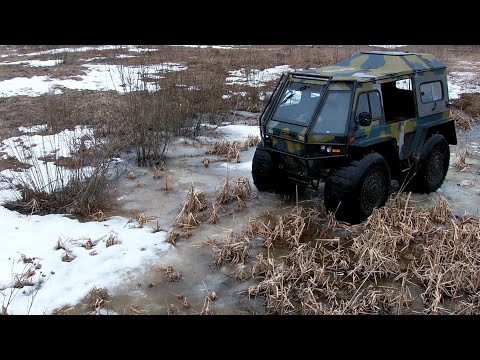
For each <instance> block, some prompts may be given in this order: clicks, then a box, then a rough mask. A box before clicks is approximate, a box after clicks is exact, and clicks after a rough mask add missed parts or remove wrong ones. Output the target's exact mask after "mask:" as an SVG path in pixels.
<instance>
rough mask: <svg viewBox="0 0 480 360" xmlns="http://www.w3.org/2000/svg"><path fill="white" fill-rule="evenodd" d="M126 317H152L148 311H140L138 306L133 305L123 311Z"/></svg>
mask: <svg viewBox="0 0 480 360" xmlns="http://www.w3.org/2000/svg"><path fill="white" fill-rule="evenodd" d="M123 314H124V315H150V314H149V312H148V311H147V310H140V309H139V308H138V306H135V305H131V306H129V307H128V308H124V309H123Z"/></svg>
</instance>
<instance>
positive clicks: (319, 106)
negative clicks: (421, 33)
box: [254, 51, 457, 189]
mask: <svg viewBox="0 0 480 360" xmlns="http://www.w3.org/2000/svg"><path fill="white" fill-rule="evenodd" d="M446 74H447V73H446V66H445V65H444V64H443V63H442V62H441V61H439V60H438V59H436V58H435V57H433V56H432V55H430V54H420V53H405V52H370V51H369V52H360V53H356V54H354V55H352V56H350V57H349V58H347V59H344V60H342V61H340V62H338V63H337V64H335V65H332V66H327V67H323V68H318V69H310V70H305V71H301V72H292V73H287V74H284V75H283V76H282V78H281V79H280V81H279V82H278V84H277V87H276V88H275V90H274V92H273V94H272V96H271V98H270V100H269V102H268V104H267V106H266V107H265V109H264V112H263V113H262V115H261V117H260V129H261V135H262V140H263V144H261V149H260V150H262V149H263V150H262V151H266V152H268V156H269V157H271V159H272V160H271V161H272V164H273V165H272V166H273V168H274V169H275V171H276V177H277V178H278V177H279V176H280V177H281V178H283V177H284V178H286V179H288V180H289V181H290V182H291V183H293V184H300V185H302V186H310V187H312V188H314V189H318V185H319V182H320V181H322V180H325V179H326V178H327V177H328V176H329V174H330V173H331V171H332V168H337V167H339V166H344V165H345V164H349V163H351V162H352V161H353V160H360V159H361V158H363V157H365V155H366V154H368V153H372V152H375V153H378V154H380V155H381V156H382V157H384V158H385V160H386V161H387V163H388V167H389V171H390V174H391V179H394V180H397V181H399V182H400V183H401V182H403V181H404V180H405V179H406V178H407V176H408V174H410V175H412V174H413V173H414V172H415V169H416V166H417V164H418V160H419V158H420V157H421V151H422V147H423V145H424V143H425V141H426V139H427V138H429V137H431V136H432V135H433V134H436V133H438V134H441V135H442V136H443V137H444V138H445V139H446V141H447V142H448V144H456V143H457V138H456V133H455V127H454V122H453V120H452V118H451V114H450V109H449V108H450V103H449V98H448V85H447V77H446ZM304 109H308V114H307V115H306V116H303V114H302V115H300V113H301V112H302V110H304ZM360 118H362V119H360ZM257 177H258V176H257ZM254 180H255V177H254ZM442 181H443V179H442ZM257 187H258V186H257Z"/></svg>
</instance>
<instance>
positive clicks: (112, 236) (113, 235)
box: [105, 230, 120, 247]
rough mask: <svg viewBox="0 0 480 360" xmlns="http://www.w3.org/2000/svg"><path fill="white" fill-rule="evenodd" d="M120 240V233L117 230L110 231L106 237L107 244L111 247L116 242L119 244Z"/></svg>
mask: <svg viewBox="0 0 480 360" xmlns="http://www.w3.org/2000/svg"><path fill="white" fill-rule="evenodd" d="M119 243H120V241H119V240H118V234H117V233H116V232H115V231H113V230H112V231H110V233H109V234H108V235H107V237H106V239H105V246H106V247H110V246H113V245H116V244H119Z"/></svg>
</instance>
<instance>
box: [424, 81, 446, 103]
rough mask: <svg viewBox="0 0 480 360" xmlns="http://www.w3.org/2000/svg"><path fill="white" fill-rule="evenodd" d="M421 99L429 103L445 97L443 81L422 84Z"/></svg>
mask: <svg viewBox="0 0 480 360" xmlns="http://www.w3.org/2000/svg"><path fill="white" fill-rule="evenodd" d="M420 99H422V103H424V104H425V103H429V102H433V101H438V100H442V99H443V89H442V83H441V82H440V81H432V82H428V83H424V84H421V85H420Z"/></svg>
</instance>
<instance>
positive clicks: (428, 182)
mask: <svg viewBox="0 0 480 360" xmlns="http://www.w3.org/2000/svg"><path fill="white" fill-rule="evenodd" d="M449 163H450V149H449V147H448V142H447V140H445V138H444V137H443V135H440V134H435V135H433V136H431V137H429V138H428V139H427V141H425V144H424V145H423V148H422V151H421V153H420V157H419V159H418V167H417V172H416V174H415V175H414V177H413V179H412V180H411V181H410V187H409V189H411V190H412V191H413V192H418V193H421V194H428V193H431V192H434V191H437V190H438V189H439V188H440V186H442V184H443V181H444V180H445V177H446V176H447V171H448V166H449Z"/></svg>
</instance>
